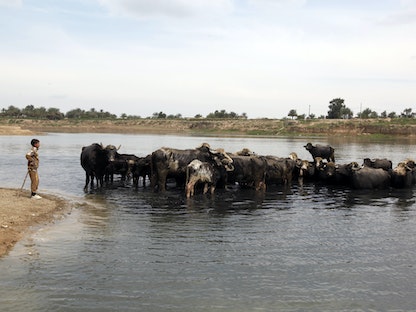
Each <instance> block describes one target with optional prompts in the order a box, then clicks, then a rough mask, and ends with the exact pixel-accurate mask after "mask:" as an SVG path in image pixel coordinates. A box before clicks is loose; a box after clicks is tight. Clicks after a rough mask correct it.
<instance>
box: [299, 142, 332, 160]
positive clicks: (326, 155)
mask: <svg viewBox="0 0 416 312" xmlns="http://www.w3.org/2000/svg"><path fill="white" fill-rule="evenodd" d="M304 148H306V150H307V151H309V153H311V155H312V158H313V159H314V160H315V158H316V157H322V159H326V160H327V161H332V162H335V156H334V152H335V150H334V149H333V148H332V147H331V146H329V145H319V144H317V145H315V146H313V145H312V143H308V144H306V145H305V146H304Z"/></svg>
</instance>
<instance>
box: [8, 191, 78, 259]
mask: <svg viewBox="0 0 416 312" xmlns="http://www.w3.org/2000/svg"><path fill="white" fill-rule="evenodd" d="M0 201H1V205H0V258H1V257H2V256H4V255H5V254H7V253H8V252H9V251H10V250H11V249H12V248H13V246H14V245H15V244H16V243H17V242H18V241H19V240H20V239H21V238H22V237H23V236H24V235H26V234H29V233H30V232H31V231H32V230H33V229H35V228H36V227H37V226H41V225H44V224H48V223H52V222H54V221H56V220H59V219H60V218H63V217H64V216H65V215H66V214H68V213H70V211H71V204H70V202H69V201H67V200H65V199H63V198H60V197H58V196H54V195H48V194H42V199H39V200H35V199H31V198H30V192H29V191H27V190H23V191H22V190H20V189H9V188H0Z"/></svg>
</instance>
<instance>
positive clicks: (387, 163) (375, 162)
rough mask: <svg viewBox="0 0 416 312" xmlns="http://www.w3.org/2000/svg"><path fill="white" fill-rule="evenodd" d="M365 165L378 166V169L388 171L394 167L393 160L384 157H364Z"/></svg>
mask: <svg viewBox="0 0 416 312" xmlns="http://www.w3.org/2000/svg"><path fill="white" fill-rule="evenodd" d="M363 166H366V167H371V168H376V169H378V168H380V169H384V170H387V171H388V170H391V169H393V163H392V161H391V160H388V159H386V158H383V159H379V158H376V159H370V158H364V162H363Z"/></svg>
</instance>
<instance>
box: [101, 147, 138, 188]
mask: <svg viewBox="0 0 416 312" xmlns="http://www.w3.org/2000/svg"><path fill="white" fill-rule="evenodd" d="M138 161H139V157H137V156H136V155H133V154H119V153H116V154H115V156H114V158H113V160H112V161H109V164H108V166H107V168H106V181H107V182H108V181H110V182H111V183H113V177H114V174H120V175H121V181H125V180H126V178H129V177H130V176H131V174H132V171H133V168H134V165H135V163H136V162H138Z"/></svg>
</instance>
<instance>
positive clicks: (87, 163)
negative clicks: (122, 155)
mask: <svg viewBox="0 0 416 312" xmlns="http://www.w3.org/2000/svg"><path fill="white" fill-rule="evenodd" d="M108 164H109V159H108V151H107V150H106V149H105V148H104V147H103V146H102V144H98V143H93V144H91V145H89V146H84V147H83V148H82V151H81V166H82V168H84V170H85V186H84V191H87V190H88V184H89V183H90V180H91V188H93V184H94V178H96V179H97V185H98V186H103V184H104V175H105V170H106V168H107V166H108Z"/></svg>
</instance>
